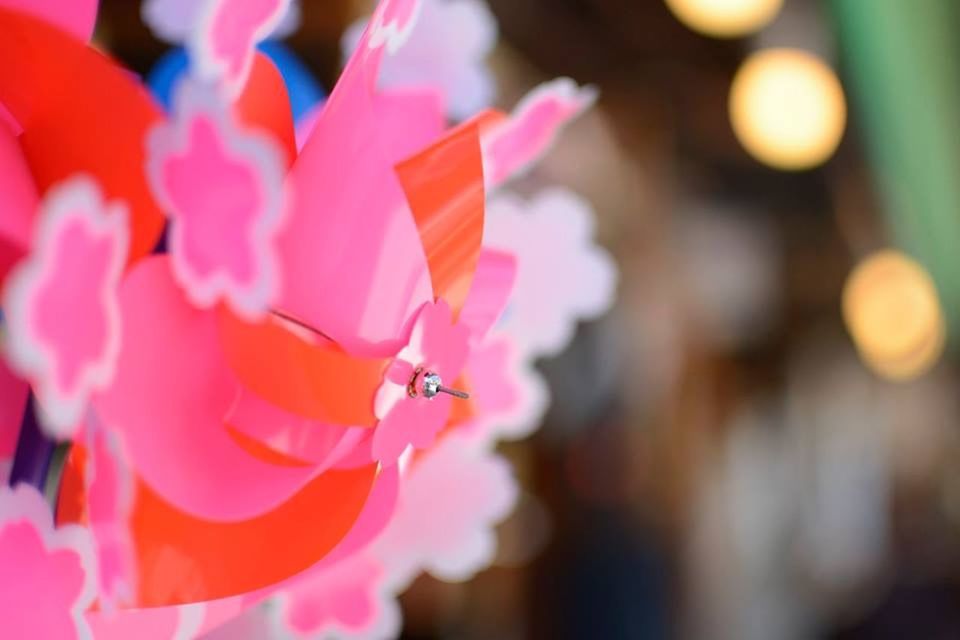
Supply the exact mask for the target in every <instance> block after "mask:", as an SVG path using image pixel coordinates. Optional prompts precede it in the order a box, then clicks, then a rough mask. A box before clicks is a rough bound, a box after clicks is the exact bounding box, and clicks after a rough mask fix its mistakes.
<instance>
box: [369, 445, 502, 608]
mask: <svg viewBox="0 0 960 640" xmlns="http://www.w3.org/2000/svg"><path fill="white" fill-rule="evenodd" d="M518 494H519V491H518V488H517V484H516V480H515V479H514V477H513V473H512V471H511V467H510V464H509V462H507V460H506V459H504V458H502V457H501V456H498V455H497V454H495V453H493V452H492V451H491V450H490V449H489V448H488V447H486V446H483V445H482V444H479V443H477V442H476V441H472V440H470V439H466V438H463V437H461V436H460V435H459V434H457V433H452V434H450V435H449V436H447V437H445V438H443V440H441V441H440V442H439V443H438V444H437V446H435V447H434V448H433V449H431V450H430V451H429V452H427V453H426V454H425V455H423V457H421V458H419V459H417V460H415V461H414V462H413V464H412V465H411V467H410V468H409V470H408V473H407V475H406V476H405V477H404V478H403V482H401V484H400V496H399V498H398V502H397V512H396V514H395V515H394V518H393V520H392V521H391V522H390V524H389V525H388V526H387V529H386V531H384V533H383V535H382V536H381V537H380V538H379V539H377V541H375V542H374V543H373V547H372V552H373V554H374V555H375V556H376V558H377V559H378V560H379V561H380V562H381V563H382V564H383V566H384V567H385V568H386V571H387V576H388V584H389V586H390V587H391V588H394V589H396V592H397V593H399V592H401V591H403V590H404V589H406V588H407V586H409V584H410V583H411V582H412V581H413V579H414V578H415V577H416V576H417V575H418V574H419V573H420V572H421V571H428V572H429V573H430V574H431V575H433V576H434V577H436V578H439V579H441V580H447V581H450V582H460V581H463V580H469V579H470V578H472V577H473V575H474V574H476V572H478V571H480V570H481V569H483V568H484V567H486V566H488V565H489V564H490V562H492V561H493V557H494V554H495V552H496V548H497V538H496V533H495V532H494V530H493V527H494V526H495V525H496V524H497V523H499V522H501V521H502V520H503V519H504V518H506V517H507V516H508V515H509V514H510V512H511V511H512V510H513V507H514V505H515V504H516V501H517V497H518ZM438 522H442V523H443V526H437V523H438Z"/></svg>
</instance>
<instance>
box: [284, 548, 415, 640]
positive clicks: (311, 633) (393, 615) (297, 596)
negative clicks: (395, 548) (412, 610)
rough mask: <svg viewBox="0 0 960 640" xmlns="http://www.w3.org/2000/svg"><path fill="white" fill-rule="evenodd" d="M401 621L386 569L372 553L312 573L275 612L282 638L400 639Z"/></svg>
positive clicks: (285, 595)
mask: <svg viewBox="0 0 960 640" xmlns="http://www.w3.org/2000/svg"><path fill="white" fill-rule="evenodd" d="M400 621H401V615H400V606H399V604H398V603H397V601H396V596H395V594H394V593H393V592H392V591H391V590H390V589H389V588H388V586H387V584H386V581H385V575H384V571H383V567H382V566H381V565H380V563H379V562H378V561H377V560H376V559H375V558H373V557H371V556H370V555H369V554H367V553H358V554H355V555H353V556H351V557H349V558H347V559H345V560H344V561H342V562H339V563H337V564H336V565H334V566H331V567H327V568H325V569H323V570H322V571H318V572H314V573H312V574H311V576H310V578H309V579H308V580H305V581H303V583H302V584H300V585H299V586H298V587H297V589H296V591H294V592H287V593H284V594H283V595H281V596H280V597H279V598H278V601H277V606H275V607H274V609H273V610H272V612H271V622H272V626H273V628H274V631H275V634H276V637H278V638H339V639H344V640H346V639H348V638H357V639H361V638H363V639H368V640H381V639H384V640H385V639H387V638H395V637H397V636H398V635H399V632H400Z"/></svg>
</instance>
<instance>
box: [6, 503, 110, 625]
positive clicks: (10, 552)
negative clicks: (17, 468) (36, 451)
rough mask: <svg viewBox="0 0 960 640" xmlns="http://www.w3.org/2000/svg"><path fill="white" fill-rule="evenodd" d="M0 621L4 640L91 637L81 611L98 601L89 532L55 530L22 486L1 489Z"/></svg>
mask: <svg viewBox="0 0 960 640" xmlns="http://www.w3.org/2000/svg"><path fill="white" fill-rule="evenodd" d="M0 575H2V576H3V580H2V581H0V619H2V620H3V635H4V636H5V637H8V638H64V639H70V638H90V637H91V634H90V628H89V626H88V625H87V621H86V619H85V618H84V612H85V611H86V610H87V608H88V607H90V605H91V604H93V601H94V598H95V597H96V566H95V562H94V559H93V549H92V546H91V543H90V539H89V535H88V533H87V532H86V531H85V530H84V529H83V528H82V527H79V526H74V525H69V526H65V527H60V528H54V526H53V518H52V517H51V514H50V508H49V507H48V506H47V504H46V502H44V500H43V496H41V495H40V494H39V493H38V492H37V491H36V489H34V488H33V487H30V486H28V485H25V484H21V485H19V486H17V487H16V488H13V489H11V488H8V487H3V488H0Z"/></svg>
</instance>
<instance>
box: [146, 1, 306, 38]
mask: <svg viewBox="0 0 960 640" xmlns="http://www.w3.org/2000/svg"><path fill="white" fill-rule="evenodd" d="M204 8H205V6H204V3H203V2H198V0H145V2H144V3H143V4H142V5H141V6H140V16H141V18H142V19H143V22H144V23H145V24H146V25H147V26H148V27H150V31H152V32H153V35H155V36H157V37H158V38H160V39H161V40H165V41H166V42H169V43H172V44H181V43H184V42H187V41H189V40H190V36H191V34H193V32H194V30H195V29H196V28H197V26H198V24H199V19H200V16H201V14H202V12H203V10H204ZM299 24H300V3H299V2H297V1H296V0H291V1H290V2H289V3H288V7H287V10H286V12H285V13H284V15H283V17H282V18H281V19H280V21H279V23H278V24H277V26H276V27H275V28H274V30H273V32H272V33H271V34H270V36H269V37H271V38H283V37H286V36H287V35H289V34H291V33H293V32H294V31H296V29H297V27H298V26H299Z"/></svg>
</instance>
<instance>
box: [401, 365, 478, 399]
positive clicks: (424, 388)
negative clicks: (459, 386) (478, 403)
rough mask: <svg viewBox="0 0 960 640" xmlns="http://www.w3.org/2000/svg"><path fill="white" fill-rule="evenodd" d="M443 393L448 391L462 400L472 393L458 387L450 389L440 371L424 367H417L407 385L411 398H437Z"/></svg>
mask: <svg viewBox="0 0 960 640" xmlns="http://www.w3.org/2000/svg"><path fill="white" fill-rule="evenodd" d="M441 393H446V394H449V395H451V396H454V397H456V398H460V399H461V400H466V399H468V398H469V397H470V394H468V393H465V392H463V391H457V390H456V389H448V388H446V387H445V386H443V378H441V377H440V374H439V373H434V372H433V371H427V370H425V369H424V368H423V367H417V369H416V371H414V372H413V377H412V378H410V384H408V385H407V394H408V395H409V396H410V397H411V398H416V397H419V396H423V397H424V398H426V399H427V400H432V399H434V398H436V397H437V396H438V395H440V394H441Z"/></svg>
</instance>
